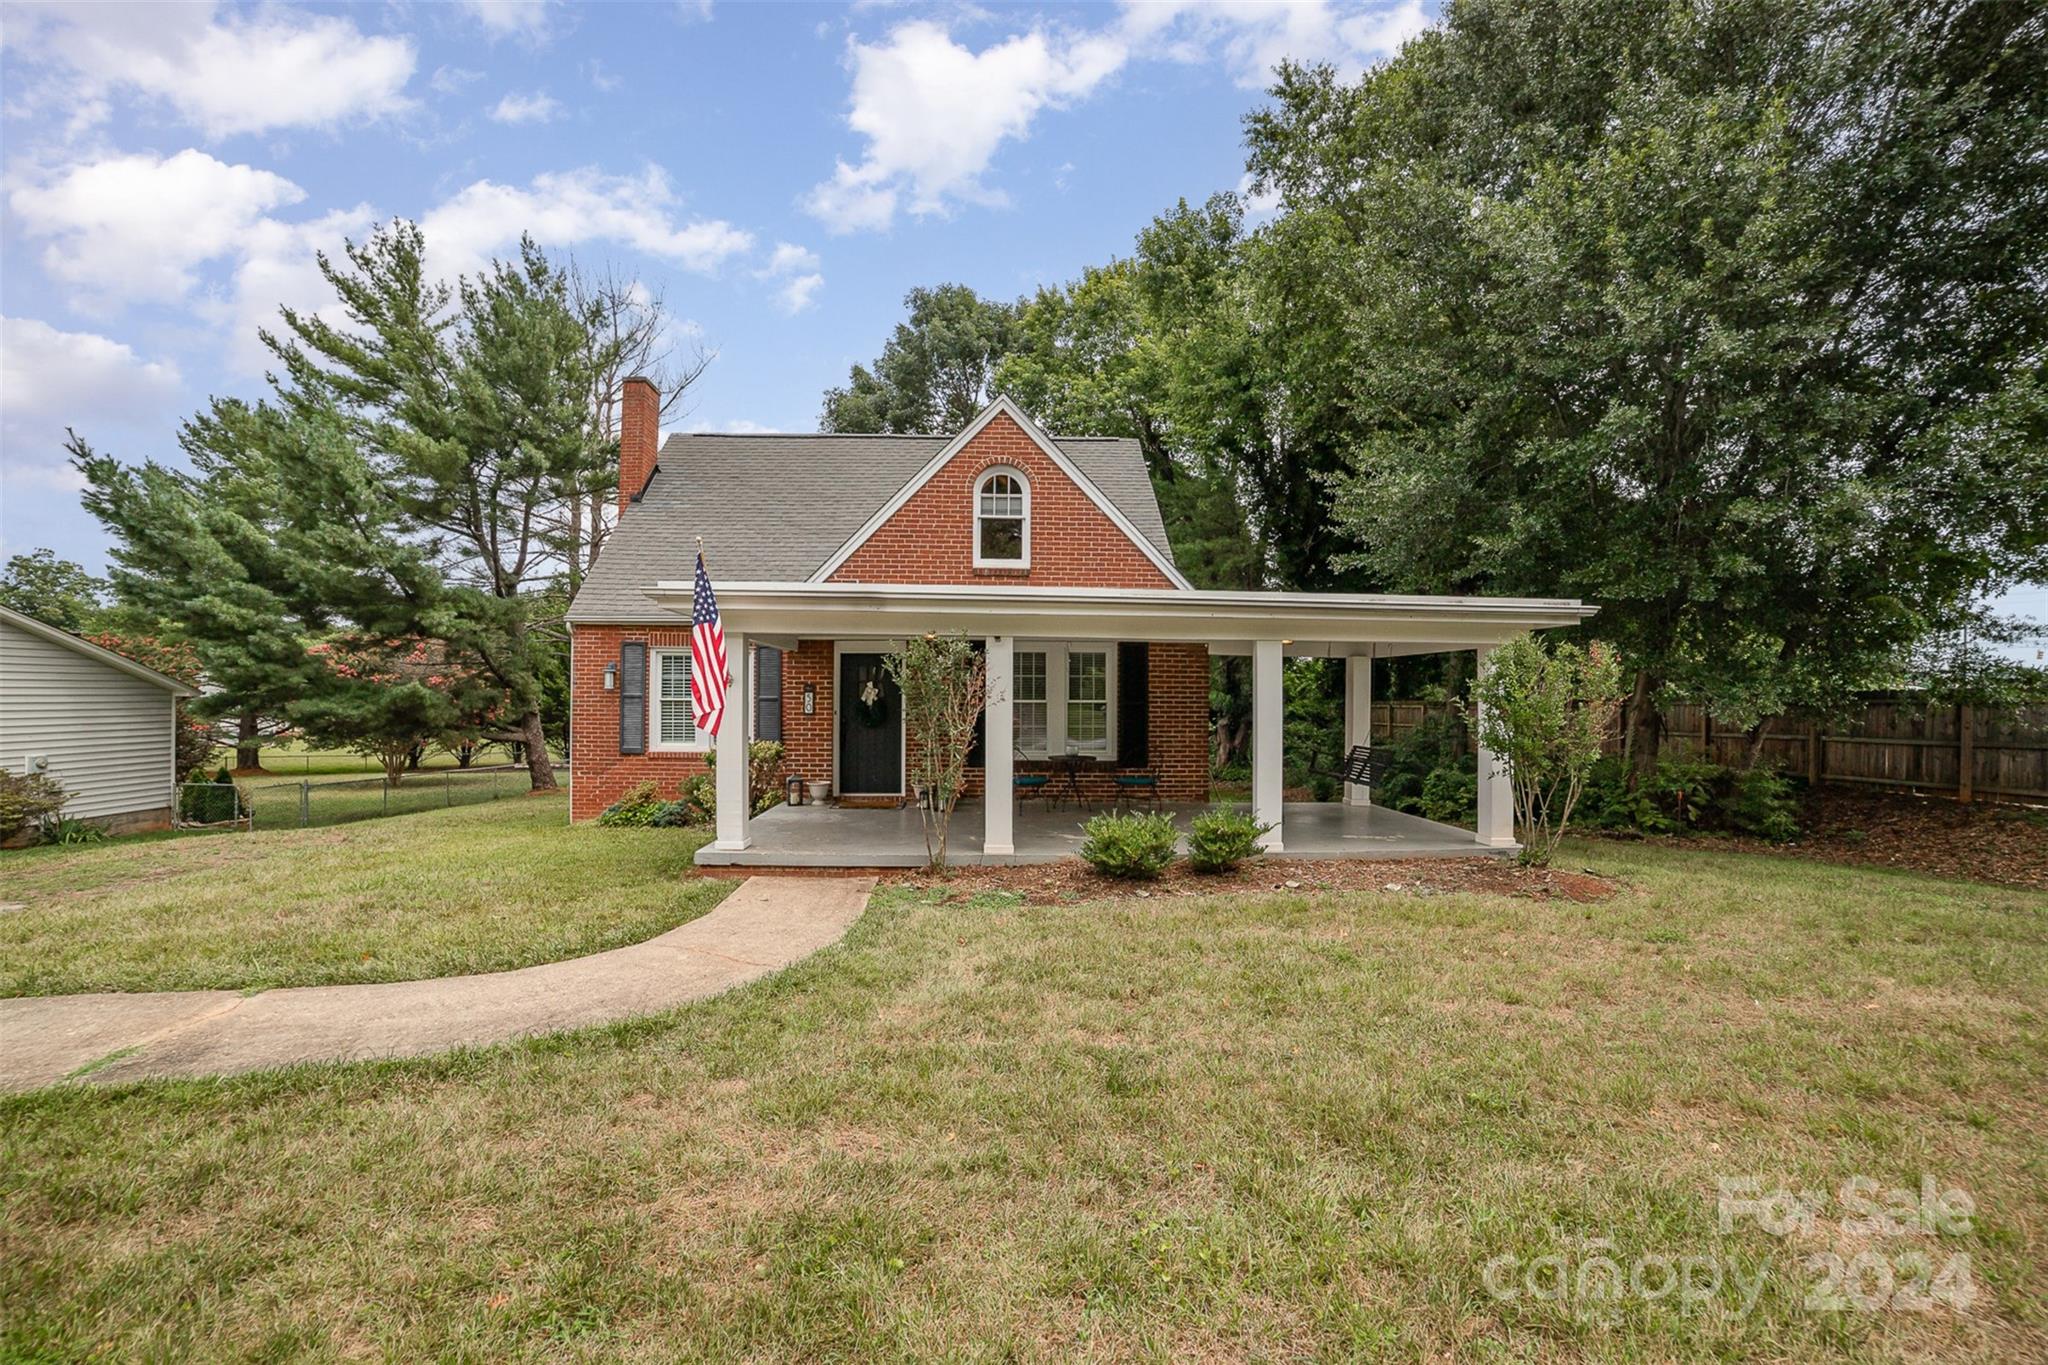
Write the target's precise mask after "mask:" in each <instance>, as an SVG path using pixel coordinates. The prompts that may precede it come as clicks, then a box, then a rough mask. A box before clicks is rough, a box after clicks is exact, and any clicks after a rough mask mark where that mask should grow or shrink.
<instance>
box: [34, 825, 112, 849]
mask: <svg viewBox="0 0 2048 1365" xmlns="http://www.w3.org/2000/svg"><path fill="white" fill-rule="evenodd" d="M106 841H107V832H106V830H104V829H102V828H101V827H100V826H98V825H95V824H94V823H93V822H92V821H90V820H45V821H43V842H44V843H46V844H104V843H105V842H106Z"/></svg>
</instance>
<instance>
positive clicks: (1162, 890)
mask: <svg viewBox="0 0 2048 1365" xmlns="http://www.w3.org/2000/svg"><path fill="white" fill-rule="evenodd" d="M885 880H886V881H888V882H889V883H890V884H892V885H896V886H914V887H919V888H922V889H938V890H943V891H945V892H946V899H947V900H948V901H964V900H967V899H970V898H971V897H973V896H976V895H980V894H982V893H984V892H989V891H1009V892H1013V893H1016V894H1019V895H1021V896H1022V897H1023V898H1024V901H1025V903H1026V904H1029V905H1071V904H1074V903H1077V902H1080V901H1101V900H1147V899H1159V898H1163V897H1173V896H1214V895H1220V894H1226V893H1233V892H1271V891H1282V892H1296V893H1306V892H1312V891H1393V892H1406V893H1409V894H1414V895H1425V896H1427V895H1442V894H1444V893H1446V892H1452V891H1476V892H1487V893H1491V894H1494V895H1505V896H1524V897H1527V898H1530V899H1533V900H1566V901H1599V900H1606V899H1607V898H1608V897H1609V896H1612V895H1614V894H1615V892H1617V891H1619V890H1620V889H1621V885H1620V883H1618V882H1614V881H1610V880H1609V879H1607V878H1605V877H1596V876H1593V875H1592V874H1590V873H1586V872H1572V871H1567V870H1564V869H1562V868H1554V867H1553V868H1525V867H1519V866H1517V865H1516V864H1515V863H1513V862H1512V861H1510V860H1508V859H1506V858H1389V859H1385V860H1364V859H1356V858H1329V859H1319V858H1272V859H1261V860H1258V861H1255V862H1251V863H1246V864H1245V865H1244V866H1242V867H1240V868H1238V869H1237V870H1236V871H1235V872H1226V873H1223V874H1221V875H1219V876H1200V875H1197V874H1196V873H1194V872H1191V871H1189V870H1188V868H1187V865H1186V864H1184V863H1176V864H1174V865H1173V866H1172V867H1170V868H1168V869H1167V870H1166V872H1165V873H1164V874H1163V875H1161V876H1160V878H1159V879H1158V880H1157V881H1150V882H1136V881H1119V880H1118V879H1116V878H1114V877H1105V876H1103V875H1101V874H1100V873H1098V872H1096V871H1095V870H1094V869H1093V868H1091V867H1089V866H1088V865H1087V864H1086V863H1082V862H1078V861H1069V862H1058V863H1034V864H1027V865H1023V866H1018V867H961V868H955V869H954V870H953V871H952V872H951V873H950V874H948V875H947V876H944V877H940V876H936V875H934V874H932V873H930V872H927V871H922V870H920V871H917V872H906V873H901V874H897V875H894V876H890V877H887V878H885Z"/></svg>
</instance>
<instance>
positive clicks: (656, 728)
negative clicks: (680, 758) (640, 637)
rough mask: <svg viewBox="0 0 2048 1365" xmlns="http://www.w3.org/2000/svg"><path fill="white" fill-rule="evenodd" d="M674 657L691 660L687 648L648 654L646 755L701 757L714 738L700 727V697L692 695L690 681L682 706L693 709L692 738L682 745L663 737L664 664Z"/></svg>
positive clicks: (665, 649) (662, 649)
mask: <svg viewBox="0 0 2048 1365" xmlns="http://www.w3.org/2000/svg"><path fill="white" fill-rule="evenodd" d="M671 655H679V656H681V657H682V658H683V659H684V660H688V659H689V657H690V650H689V647H688V646H687V645H685V646H683V647H681V648H659V649H649V650H648V651H647V752H649V753H651V754H701V753H705V752H707V751H708V750H709V749H710V748H711V737H710V736H709V735H707V734H705V733H704V732H703V731H702V730H699V729H698V728H697V698H696V697H695V696H694V695H693V694H692V693H691V691H690V689H689V687H688V684H687V682H686V683H685V685H684V689H683V704H684V705H686V706H687V707H689V709H690V735H691V738H690V739H689V740H687V741H684V742H681V743H673V742H668V741H664V740H663V739H662V737H661V671H662V661H663V660H664V659H667V658H669V657H670V656H671Z"/></svg>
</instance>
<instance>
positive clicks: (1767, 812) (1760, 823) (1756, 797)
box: [1722, 768, 1799, 844]
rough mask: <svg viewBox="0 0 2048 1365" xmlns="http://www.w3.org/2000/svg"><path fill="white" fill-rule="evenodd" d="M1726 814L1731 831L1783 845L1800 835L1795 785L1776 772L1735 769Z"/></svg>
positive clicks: (1725, 808)
mask: <svg viewBox="0 0 2048 1365" xmlns="http://www.w3.org/2000/svg"><path fill="white" fill-rule="evenodd" d="M1722 812H1723V816H1724V818H1725V819H1726V820H1727V822H1728V826H1729V828H1730V829H1734V830H1739V831H1740V832H1742V833H1744V834H1754V835H1755V836H1757V837H1758V838H1759V839H1768V840H1770V841H1771V842H1772V843H1774V844H1782V843H1784V842H1785V841H1786V840H1787V839H1791V838H1794V837H1796V836H1797V835H1798V833H1799V813H1798V804H1797V802H1796V800H1795V799H1794V797H1793V795H1792V783H1791V782H1790V780H1788V779H1787V778H1786V777H1785V775H1784V774H1783V773H1780V772H1778V771H1777V770H1776V769H1775V768H1747V769H1735V770H1732V771H1730V772H1729V774H1728V794H1727V796H1726V798H1725V799H1724V800H1723V802H1722Z"/></svg>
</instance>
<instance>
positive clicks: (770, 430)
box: [711, 417, 782, 436]
mask: <svg viewBox="0 0 2048 1365" xmlns="http://www.w3.org/2000/svg"><path fill="white" fill-rule="evenodd" d="M711 430H713V431H722V432H725V433H727V434H728V435H732V436H774V435H777V434H779V433H780V432H781V431H782V428H781V427H771V426H767V425H764V424H763V423H760V422H754V421H749V420H748V419H747V418H744V417H735V418H733V419H732V420H731V421H729V422H720V423H719V424H718V425H717V426H715V427H713V428H711Z"/></svg>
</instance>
